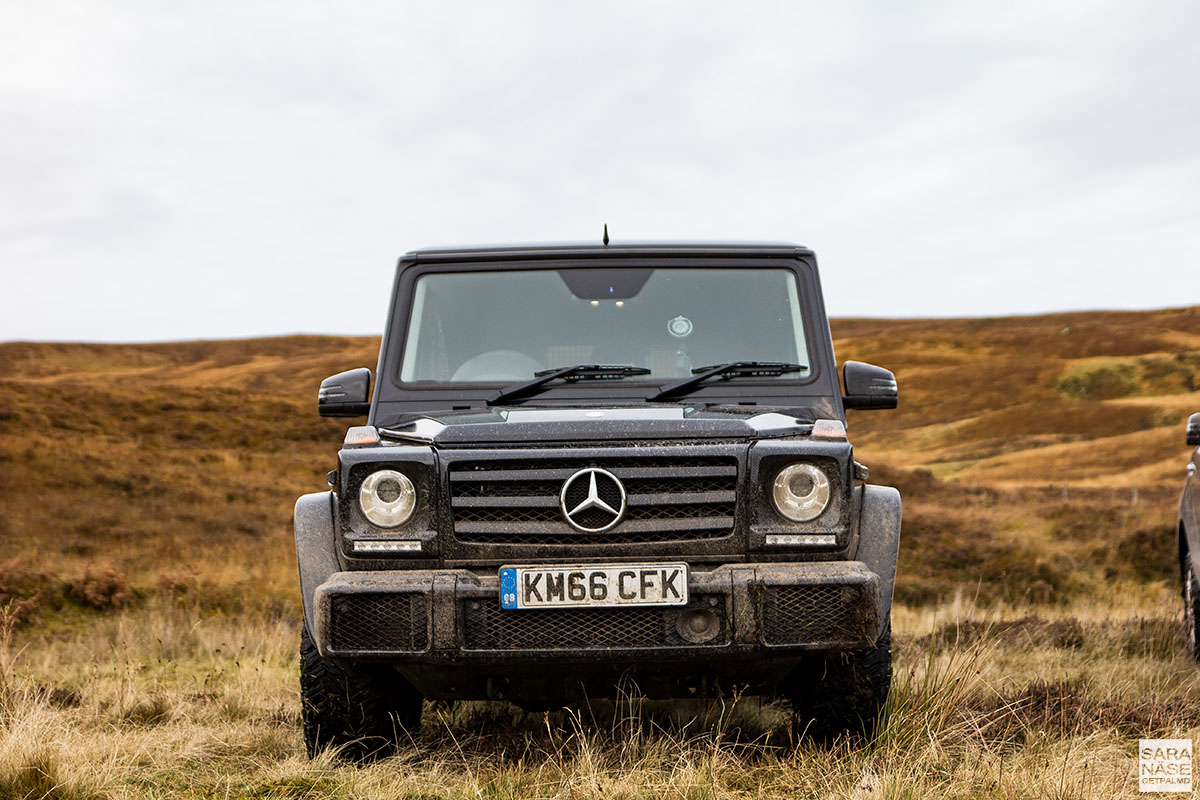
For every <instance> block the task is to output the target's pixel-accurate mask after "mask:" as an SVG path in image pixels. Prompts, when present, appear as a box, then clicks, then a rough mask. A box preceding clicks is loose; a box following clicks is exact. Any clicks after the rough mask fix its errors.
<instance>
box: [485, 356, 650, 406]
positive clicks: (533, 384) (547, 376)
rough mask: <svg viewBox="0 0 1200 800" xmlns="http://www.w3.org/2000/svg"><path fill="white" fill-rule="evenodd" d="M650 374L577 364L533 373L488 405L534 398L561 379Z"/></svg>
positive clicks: (611, 377) (503, 390) (607, 378)
mask: <svg viewBox="0 0 1200 800" xmlns="http://www.w3.org/2000/svg"><path fill="white" fill-rule="evenodd" d="M649 374H650V370H648V369H646V368H645V367H626V366H621V365H612V364H576V365H575V366H573V367H562V368H560V369H544V370H542V371H541V372H535V373H533V378H532V379H531V380H527V381H522V382H521V383H514V384H513V385H512V386H506V387H504V388H503V389H501V390H500V391H499V392H497V393H496V396H495V397H493V398H491V399H490V400H488V401H487V403H488V405H489V406H498V405H500V404H501V403H509V402H512V401H514V400H516V401H520V400H524V399H525V398H527V397H533V396H534V395H535V394H539V393H541V392H543V391H545V386H546V384H548V383H550V382H551V381H557V380H560V379H561V380H566V381H582V380H616V379H618V378H628V377H630V376H631V375H649Z"/></svg>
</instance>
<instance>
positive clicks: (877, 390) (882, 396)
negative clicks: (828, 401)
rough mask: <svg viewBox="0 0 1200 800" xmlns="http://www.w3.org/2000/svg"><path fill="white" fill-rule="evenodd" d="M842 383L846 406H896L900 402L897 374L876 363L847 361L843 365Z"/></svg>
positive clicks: (843, 402)
mask: <svg viewBox="0 0 1200 800" xmlns="http://www.w3.org/2000/svg"><path fill="white" fill-rule="evenodd" d="M842 383H843V385H844V386H845V392H846V393H845V395H843V397H842V405H844V406H845V407H846V408H863V409H866V408H895V407H896V405H897V404H898V403H899V402H900V392H899V389H898V388H897V386H896V376H895V375H893V374H892V373H891V372H890V371H889V370H886V369H884V368H883V367H877V366H875V365H874V364H864V363H863V362H861V361H847V362H846V363H845V364H843V365H842Z"/></svg>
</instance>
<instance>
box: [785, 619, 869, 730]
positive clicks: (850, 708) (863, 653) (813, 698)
mask: <svg viewBox="0 0 1200 800" xmlns="http://www.w3.org/2000/svg"><path fill="white" fill-rule="evenodd" d="M891 686H892V624H891V621H890V620H889V621H888V623H887V625H886V626H885V627H884V629H883V633H882V635H880V637H879V639H878V641H876V643H875V645H874V646H873V647H868V648H865V649H862V650H850V651H846V652H842V653H830V654H829V655H826V656H822V657H818V658H814V659H812V660H811V661H809V662H808V663H806V664H804V665H802V666H801V667H800V668H798V669H797V670H796V671H795V672H793V673H792V674H791V675H790V676H789V677H788V678H787V679H786V681H785V682H784V685H783V686H782V687H781V688H782V690H783V694H784V695H785V696H787V697H788V699H790V700H791V702H792V708H793V710H794V712H795V722H796V726H797V730H798V731H799V732H800V733H802V734H804V735H806V736H809V737H812V738H814V739H818V740H824V741H828V740H830V739H833V738H836V737H837V736H840V735H842V734H847V733H848V734H851V735H863V736H865V737H866V738H868V739H869V738H870V737H871V736H872V735H874V733H875V725H876V723H877V722H878V721H879V713H880V711H882V710H883V704H884V703H885V702H887V697H888V691H889V690H890V689H891Z"/></svg>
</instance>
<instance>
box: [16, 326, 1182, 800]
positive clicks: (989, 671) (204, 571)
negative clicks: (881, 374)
mask: <svg viewBox="0 0 1200 800" xmlns="http://www.w3.org/2000/svg"><path fill="white" fill-rule="evenodd" d="M834 333H835V338H836V345H837V349H838V355H839V358H842V359H848V358H855V359H859V360H866V361H871V362H874V363H878V364H881V365H883V366H887V367H889V368H891V369H893V370H894V371H895V372H896V373H897V376H898V379H899V381H900V385H901V394H902V405H901V408H900V409H899V410H897V411H895V412H855V413H854V414H853V416H852V417H851V419H850V426H851V433H852V439H853V440H854V441H855V443H856V445H857V446H858V453H857V458H858V459H859V460H860V461H864V462H865V463H867V464H869V465H870V466H871V468H872V480H873V481H874V482H879V483H891V484H893V485H897V486H899V487H900V488H901V490H902V492H903V493H904V497H905V525H904V535H903V538H902V546H901V565H900V580H899V584H898V587H897V599H898V601H899V603H900V605H899V606H898V608H897V609H896V612H895V631H896V640H897V651H896V666H897V678H896V683H895V687H894V691H893V697H892V700H891V701H890V704H889V708H888V710H887V714H886V718H885V721H884V725H883V727H882V731H881V733H880V735H879V736H878V737H877V738H876V739H875V740H874V741H871V742H865V743H864V742H852V741H844V742H841V743H837V744H835V745H833V746H817V745H815V744H813V743H811V742H808V741H807V740H805V739H804V738H803V737H802V736H801V735H800V732H798V731H794V730H790V729H789V727H788V719H787V715H785V714H783V713H782V712H781V710H780V709H778V708H775V707H772V706H770V705H765V706H764V705H762V704H760V703H759V701H758V700H757V698H729V699H727V700H726V701H725V702H724V703H715V704H705V705H696V704H663V703H642V702H639V701H637V700H636V699H627V700H626V701H624V702H622V703H620V704H617V706H616V707H612V706H611V705H608V706H605V705H597V706H595V707H592V708H585V709H575V710H572V711H561V712H555V713H552V714H549V715H541V714H533V715H529V714H524V713H521V712H519V711H517V710H515V709H514V708H512V707H509V706H505V705H502V704H460V705H458V706H455V707H453V708H449V707H446V708H442V707H434V706H431V707H428V708H427V713H426V716H425V723H424V725H423V727H422V729H421V731H420V733H419V735H417V736H416V737H415V739H414V740H413V741H411V742H410V743H409V744H408V745H407V746H405V747H403V748H401V752H400V754H399V755H398V756H396V757H395V758H393V759H389V760H386V761H384V762H381V763H378V764H375V765H372V766H370V767H367V768H354V767H348V766H345V765H341V764H338V763H337V762H336V761H334V760H332V759H328V758H326V759H322V760H318V761H315V762H309V761H307V760H306V759H305V758H304V756H303V747H302V742H301V737H300V733H299V728H298V715H299V702H298V687H297V681H296V645H297V640H298V630H299V628H298V622H297V620H298V618H299V610H298V606H299V602H298V596H297V591H296V585H295V584H296V580H295V566H294V555H293V552H292V545H291V534H290V518H291V506H292V503H293V502H294V499H295V497H296V496H297V495H298V494H300V493H302V492H306V491H315V490H319V489H321V488H322V487H323V485H324V474H325V472H326V471H327V470H329V469H330V468H332V466H333V456H334V453H335V452H336V449H337V446H338V443H339V442H340V439H341V434H342V431H343V430H344V425H343V424H338V423H335V422H330V421H322V420H320V419H319V418H318V417H317V416H316V413H315V392H316V385H317V383H318V381H319V380H320V379H321V378H322V377H324V376H325V375H328V374H331V373H333V372H336V371H339V370H341V369H347V368H350V367H354V366H370V367H374V362H375V358H376V353H377V348H378V342H377V340H371V339H349V338H332V337H287V338H280V339H269V340H257V341H236V342H204V343H172V344H157V345H77V344H26V343H9V344H0V607H2V608H3V612H2V614H0V798H7V797H29V798H33V797H114V798H115V797H159V796H161V797H167V796H172V797H174V796H191V797H414V798H415V797H442V796H448V797H514V798H517V797H611V798H618V797H655V798H659V797H757V796H778V797H821V798H826V797H863V798H885V797H887V798H899V797H913V798H923V797H938V798H942V797H964V798H965V797H979V796H989V797H1002V798H1024V797H1056V798H1076V797H1079V798H1083V797H1097V798H1100V797H1119V796H1133V795H1136V794H1137V786H1136V783H1135V780H1136V778H1135V766H1136V745H1137V739H1138V738H1139V737H1150V736H1171V735H1179V736H1193V735H1195V734H1196V733H1197V732H1200V672H1198V671H1197V670H1196V668H1195V667H1194V665H1193V664H1192V663H1191V662H1190V661H1188V660H1187V659H1186V658H1185V657H1184V654H1183V642H1182V638H1181V635H1180V629H1179V628H1180V626H1179V616H1180V614H1179V610H1180V603H1179V601H1178V598H1177V595H1176V593H1175V587H1176V584H1177V578H1176V576H1175V573H1174V566H1173V558H1174V554H1173V547H1174V543H1173V531H1172V526H1173V524H1174V514H1175V503H1176V500H1177V497H1178V491H1179V487H1180V485H1181V483H1182V476H1183V465H1184V463H1185V454H1186V448H1185V447H1184V445H1183V426H1182V423H1183V420H1184V419H1185V418H1186V416H1187V415H1188V414H1189V413H1192V412H1194V411H1198V410H1200V308H1190V309H1180V310H1172V311H1161V312H1146V313H1121V314H1099V313H1089V314H1074V315H1053V316H1044V317H1026V318H1008V319H992V320H928V321H926V320H896V321H879V320H843V321H838V322H835V323H834ZM1135 487H1136V492H1135ZM1064 488H1065V492H1064Z"/></svg>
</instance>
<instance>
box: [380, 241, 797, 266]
mask: <svg viewBox="0 0 1200 800" xmlns="http://www.w3.org/2000/svg"><path fill="white" fill-rule="evenodd" d="M811 254H812V251H811V250H809V249H808V248H807V247H804V246H803V245H798V244H791V243H789V242H622V243H620V244H613V243H610V244H607V245H606V244H599V243H596V242H549V243H532V244H501V245H482V246H474V245H473V246H469V247H430V248H422V249H420V250H413V251H411V252H409V253H406V254H405V255H404V256H402V257H401V259H400V261H401V262H409V263H411V262H422V263H430V262H439V261H485V260H486V261H495V260H504V259H522V260H525V259H536V258H562V257H564V256H565V257H570V258H604V257H610V256H641V257H658V258H666V257H671V256H692V257H697V256H698V257H729V256H739V257H751V258H771V257H774V258H780V257H789V256H790V257H794V256H798V255H811Z"/></svg>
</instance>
